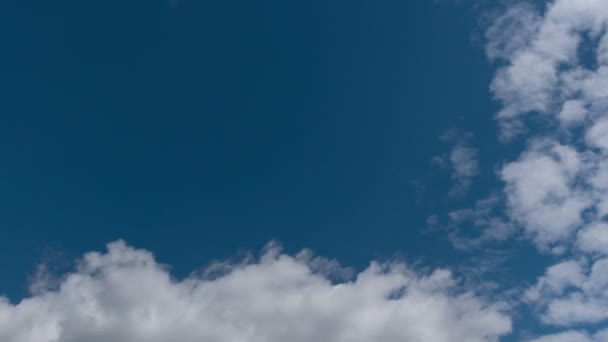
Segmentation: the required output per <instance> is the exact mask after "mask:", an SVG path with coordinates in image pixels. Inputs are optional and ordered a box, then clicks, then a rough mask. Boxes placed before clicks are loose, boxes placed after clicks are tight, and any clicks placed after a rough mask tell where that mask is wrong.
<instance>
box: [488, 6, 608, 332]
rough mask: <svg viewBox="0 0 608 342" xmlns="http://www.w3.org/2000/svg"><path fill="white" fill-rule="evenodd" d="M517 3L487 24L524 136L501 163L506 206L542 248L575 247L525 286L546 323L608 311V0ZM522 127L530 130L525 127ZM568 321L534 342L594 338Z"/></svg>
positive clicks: (589, 320)
mask: <svg viewBox="0 0 608 342" xmlns="http://www.w3.org/2000/svg"><path fill="white" fill-rule="evenodd" d="M544 5H545V8H542V9H541V8H536V7H535V6H532V5H521V4H520V5H514V6H512V7H510V9H508V10H507V11H505V14H504V15H503V16H502V17H500V18H499V19H498V20H496V21H495V23H494V24H493V25H492V26H491V27H490V28H489V29H488V31H487V33H486V38H487V40H488V44H487V48H486V52H487V54H488V57H489V58H490V59H491V60H492V61H495V62H497V64H498V66H499V67H498V69H497V72H496V74H495V77H494V79H493V81H492V84H491V91H492V93H493V95H494V97H495V99H497V100H498V101H499V102H500V103H501V104H502V107H501V110H500V111H499V113H498V115H497V120H498V122H499V124H500V127H501V136H502V138H503V139H504V140H503V141H507V142H508V141H510V140H511V139H514V138H515V137H523V138H526V139H527V144H526V146H527V147H526V148H525V149H524V151H523V152H522V153H521V155H520V156H519V157H518V158H517V159H516V160H513V161H510V162H507V163H505V164H504V165H503V166H502V168H501V170H500V177H501V179H502V180H503V181H504V184H505V187H504V195H505V198H506V203H505V204H506V207H507V214H508V216H509V219H510V221H511V222H513V223H515V224H516V225H517V226H519V227H521V229H522V230H523V231H524V233H525V236H526V237H528V238H529V239H531V240H532V241H533V242H534V243H535V245H536V246H537V247H538V248H539V249H540V250H541V251H551V252H553V253H554V254H562V255H568V259H567V260H562V262H559V263H557V264H555V265H554V266H551V267H549V268H548V269H547V270H546V272H545V274H544V275H543V276H542V277H540V278H539V279H538V282H537V283H536V285H534V286H533V287H531V288H530V289H529V290H528V291H527V292H526V296H525V298H526V300H527V301H528V302H530V303H531V304H532V305H533V306H534V308H535V309H536V312H538V315H539V318H540V319H541V320H542V321H543V322H544V323H546V324H549V325H554V326H561V327H564V329H566V328H571V327H572V326H573V325H579V324H581V325H585V326H587V327H589V326H592V325H594V324H605V323H606V322H607V321H608V259H597V258H605V256H606V254H608V224H607V223H606V219H607V215H608V153H607V152H608V30H607V29H608V1H605V0H576V1H573V0H552V1H548V2H544ZM524 133H525V134H524ZM606 340H608V331H601V332H596V333H593V332H590V331H583V330H566V331H564V332H562V333H558V334H553V335H547V336H544V337H540V338H538V339H535V340H533V341H535V342H597V341H606Z"/></svg>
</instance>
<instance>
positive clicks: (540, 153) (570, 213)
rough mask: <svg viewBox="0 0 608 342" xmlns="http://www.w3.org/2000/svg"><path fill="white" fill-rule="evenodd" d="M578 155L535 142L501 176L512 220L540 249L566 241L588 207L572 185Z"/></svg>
mask: <svg viewBox="0 0 608 342" xmlns="http://www.w3.org/2000/svg"><path fill="white" fill-rule="evenodd" d="M581 167H582V166H581V160H580V157H579V154H578V152H577V151H576V150H575V149H574V148H572V147H570V146H565V145H561V144H559V143H556V142H553V141H541V142H534V143H533V144H532V145H531V147H530V148H529V150H528V151H526V152H525V153H524V154H523V155H522V156H521V157H520V158H519V159H518V160H516V161H514V162H511V163H508V164H506V165H505V166H504V167H503V169H502V171H501V177H502V180H503V181H504V182H505V184H506V187H505V194H506V197H507V204H508V207H509V210H510V214H511V217H512V218H513V220H514V221H515V222H518V223H520V224H521V225H522V226H523V227H524V230H525V231H526V233H527V234H528V235H529V236H530V237H531V238H532V239H533V240H534V241H535V242H536V243H537V245H538V246H539V247H541V248H547V247H548V246H550V245H551V244H554V243H556V242H559V241H562V240H565V239H568V238H569V237H571V234H572V232H573V231H574V230H575V229H576V228H577V227H579V226H580V225H581V224H582V217H581V215H582V213H583V211H584V210H585V209H586V208H587V207H588V206H589V205H590V204H591V200H590V198H588V194H587V193H586V192H585V191H579V189H578V188H577V187H576V186H575V181H577V180H578V176H579V172H580V170H581Z"/></svg>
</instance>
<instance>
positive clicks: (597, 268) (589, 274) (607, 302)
mask: <svg viewBox="0 0 608 342" xmlns="http://www.w3.org/2000/svg"><path fill="white" fill-rule="evenodd" d="M526 298H527V299H528V300H530V301H532V302H533V303H534V305H535V306H536V307H537V308H538V309H539V310H540V312H541V318H542V320H543V321H544V322H545V323H548V324H552V325H559V326H571V325H575V324H580V323H600V322H605V321H607V320H608V259H600V260H598V261H596V262H595V263H593V265H592V266H591V267H590V268H589V267H587V266H586V265H585V262H584V261H566V262H562V263H559V264H557V265H554V266H552V267H550V268H548V269H547V272H546V274H545V275H544V276H542V277H540V278H539V280H538V282H537V283H536V285H535V286H533V287H532V288H531V289H529V290H528V291H527V293H526Z"/></svg>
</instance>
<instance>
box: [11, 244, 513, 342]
mask: <svg viewBox="0 0 608 342" xmlns="http://www.w3.org/2000/svg"><path fill="white" fill-rule="evenodd" d="M313 259H314V258H311V255H310V253H304V254H300V255H298V256H295V257H291V256H288V255H285V254H281V253H280V251H279V250H278V249H277V248H276V247H271V248H269V249H268V251H267V252H266V253H265V254H264V255H263V256H262V257H261V258H260V259H259V260H250V261H246V262H243V263H241V264H236V265H228V264H221V263H220V264H219V265H220V267H217V266H216V267H214V268H213V269H212V270H211V271H214V272H212V273H215V276H214V277H213V278H210V277H205V276H191V277H189V278H187V279H184V280H176V279H173V278H172V277H171V276H170V274H169V272H168V270H167V268H166V267H164V266H162V265H160V264H158V263H157V262H156V261H155V260H154V258H153V256H152V254H151V253H149V252H147V251H144V250H137V249H133V248H131V247H128V246H127V245H125V244H124V243H123V242H115V243H112V244H109V245H108V252H107V253H105V254H101V253H96V252H93V253H88V254H86V255H85V256H84V258H83V260H82V261H81V262H80V265H79V267H78V269H77V271H75V272H73V273H70V274H68V275H66V276H65V277H63V278H62V279H61V281H60V283H59V286H58V288H55V289H48V290H46V291H42V292H39V293H37V294H34V295H32V296H31V297H29V298H26V299H24V300H22V301H21V302H19V303H18V304H11V303H9V302H8V301H6V300H2V301H0V341H3V342H82V341H87V342H97V341H98V342H102V341H103V342H105V341H114V342H132V341H150V342H154V341H159V342H161V341H162V342H165V341H174V342H195V341H197V342H198V341H206V342H213V341H218V342H219V341H221V342H245V341H246V342H284V341H294V342H297V341H307V342H308V341H328V342H329V341H332V342H340V341H344V342H346V341H349V342H356V341H361V342H372V341H387V342H390V341H395V342H397V341H399V342H403V341H412V342H443V341H445V342H447V341H468V342H476V341H479V342H482V341H498V337H499V336H500V335H504V334H506V333H508V332H509V331H510V329H511V322H510V319H509V318H508V317H507V316H506V315H504V314H503V313H501V311H500V309H499V308H498V307H497V306H495V305H490V304H488V303H486V302H485V301H484V300H482V299H481V298H478V297H476V296H475V295H473V294H471V293H462V292H460V293H459V291H458V286H457V285H456V284H455V281H454V279H453V278H452V276H451V274H450V272H448V271H446V270H436V271H434V272H432V273H431V274H428V275H417V274H415V273H414V272H413V271H411V270H409V269H408V268H407V267H406V266H404V265H403V264H390V265H382V264H378V263H372V264H371V266H370V267H369V268H368V269H366V270H364V271H363V272H361V273H359V274H358V275H357V276H356V278H354V279H353V280H352V281H347V282H332V281H331V280H330V278H331V275H327V274H326V273H328V272H330V273H331V270H332V269H335V265H334V264H332V263H327V262H319V259H318V258H317V259H314V260H316V261H315V262H311V260H313ZM328 265H330V266H331V267H327V266H328ZM319 266H321V269H318V267H319ZM218 270H220V271H221V272H220V273H219V274H217V271H218ZM205 273H208V272H202V273H201V274H205ZM324 274H326V275H324ZM36 288H38V289H41V288H44V286H41V284H38V286H36Z"/></svg>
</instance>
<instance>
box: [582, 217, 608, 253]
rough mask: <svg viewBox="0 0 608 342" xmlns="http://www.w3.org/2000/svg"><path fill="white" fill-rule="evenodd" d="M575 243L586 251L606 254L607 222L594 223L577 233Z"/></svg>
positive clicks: (607, 245)
mask: <svg viewBox="0 0 608 342" xmlns="http://www.w3.org/2000/svg"><path fill="white" fill-rule="evenodd" d="M576 244H577V246H578V248H579V249H580V250H581V251H584V252H587V253H601V254H608V224H606V223H600V222H597V223H594V224H590V225H589V226H587V227H585V228H584V229H582V230H581V231H579V233H578V237H577V241H576Z"/></svg>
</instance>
